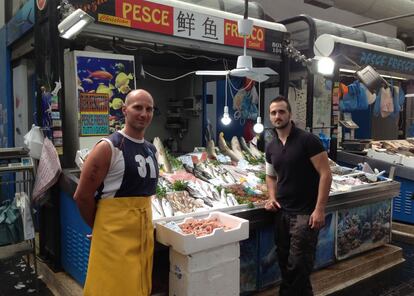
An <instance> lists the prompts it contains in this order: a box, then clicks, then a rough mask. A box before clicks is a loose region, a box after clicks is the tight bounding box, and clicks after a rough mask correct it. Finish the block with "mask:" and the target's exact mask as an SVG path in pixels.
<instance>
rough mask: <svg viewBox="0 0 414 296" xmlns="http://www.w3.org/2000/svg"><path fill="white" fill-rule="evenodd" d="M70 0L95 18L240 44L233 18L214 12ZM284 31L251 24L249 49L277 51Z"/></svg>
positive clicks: (127, 1) (132, 0) (134, 1)
mask: <svg viewBox="0 0 414 296" xmlns="http://www.w3.org/2000/svg"><path fill="white" fill-rule="evenodd" d="M84 2H85V1H81V0H74V1H72V4H73V5H74V6H75V7H76V8H81V9H83V10H84V11H86V12H88V13H89V14H91V15H93V16H94V17H95V19H96V20H97V22H99V23H105V24H111V25H115V26H122V27H128V28H132V29H138V30H143V31H149V32H154V33H160V34H164V35H170V36H176V37H181V38H186V39H193V40H201V41H205V42H211V43H217V44H223V45H229V46H236V47H243V37H242V36H240V35H239V33H238V28H237V22H236V21H234V20H229V19H224V18H221V17H217V16H214V15H208V14H203V13H199V12H195V11H191V10H187V9H183V8H178V7H173V6H169V5H164V4H159V3H155V2H150V1H144V0H113V1H110V0H99V1H97V0H95V1H88V2H89V3H88V4H86V3H84ZM283 38H284V32H281V31H276V30H271V29H267V28H263V27H259V26H253V30H252V33H251V34H250V35H249V36H248V38H247V47H248V48H249V49H253V50H258V51H263V52H268V53H272V54H275V55H280V54H281V48H282V43H281V42H282V40H283Z"/></svg>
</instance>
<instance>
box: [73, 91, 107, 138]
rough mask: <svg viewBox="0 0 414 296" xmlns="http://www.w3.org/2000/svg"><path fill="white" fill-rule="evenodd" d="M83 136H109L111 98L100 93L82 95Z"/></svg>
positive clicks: (80, 96) (81, 127)
mask: <svg viewBox="0 0 414 296" xmlns="http://www.w3.org/2000/svg"><path fill="white" fill-rule="evenodd" d="M79 111H80V133H81V136H99V135H103V136H104V135H108V134H109V96H108V94H99V93H80V94H79Z"/></svg>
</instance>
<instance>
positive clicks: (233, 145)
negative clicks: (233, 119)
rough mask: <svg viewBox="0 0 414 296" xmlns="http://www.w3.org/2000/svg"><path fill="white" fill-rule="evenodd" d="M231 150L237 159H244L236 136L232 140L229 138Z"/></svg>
mask: <svg viewBox="0 0 414 296" xmlns="http://www.w3.org/2000/svg"><path fill="white" fill-rule="evenodd" d="M231 150H233V152H234V153H235V154H236V155H237V157H238V158H239V159H244V156H243V153H242V149H241V147H240V143H239V140H238V139H237V137H236V136H234V137H233V138H231Z"/></svg>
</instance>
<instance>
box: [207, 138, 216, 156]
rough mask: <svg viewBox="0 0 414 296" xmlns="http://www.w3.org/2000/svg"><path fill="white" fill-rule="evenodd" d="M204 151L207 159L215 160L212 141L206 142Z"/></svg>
mask: <svg viewBox="0 0 414 296" xmlns="http://www.w3.org/2000/svg"><path fill="white" fill-rule="evenodd" d="M206 150H207V156H208V158H209V159H217V154H216V147H215V145H214V141H213V140H210V141H208V143H207V149H206Z"/></svg>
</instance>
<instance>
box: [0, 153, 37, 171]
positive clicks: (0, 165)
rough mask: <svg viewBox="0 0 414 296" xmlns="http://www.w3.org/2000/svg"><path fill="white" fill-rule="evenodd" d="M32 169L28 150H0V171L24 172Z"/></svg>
mask: <svg viewBox="0 0 414 296" xmlns="http://www.w3.org/2000/svg"><path fill="white" fill-rule="evenodd" d="M32 168H33V159H32V158H31V157H30V156H29V150H27V149H26V148H23V147H15V148H0V171H9V170H10V169H14V170H26V169H32Z"/></svg>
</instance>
